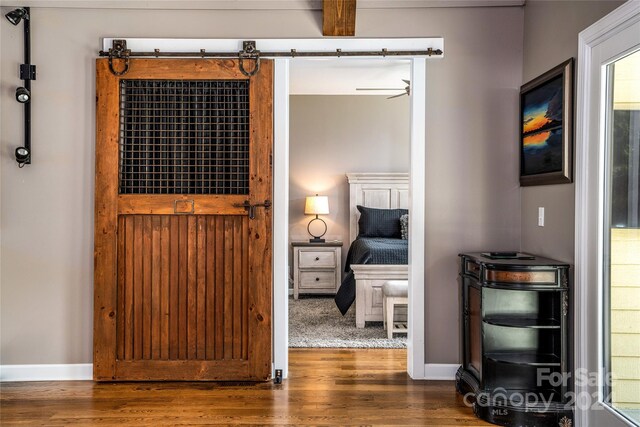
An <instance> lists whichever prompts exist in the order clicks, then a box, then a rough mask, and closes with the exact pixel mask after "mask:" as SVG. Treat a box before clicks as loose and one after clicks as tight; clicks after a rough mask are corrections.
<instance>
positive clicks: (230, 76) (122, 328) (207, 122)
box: [94, 59, 273, 381]
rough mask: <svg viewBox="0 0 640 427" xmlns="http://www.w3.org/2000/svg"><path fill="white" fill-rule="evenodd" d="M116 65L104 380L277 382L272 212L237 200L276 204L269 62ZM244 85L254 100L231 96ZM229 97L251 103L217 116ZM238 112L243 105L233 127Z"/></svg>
mask: <svg viewBox="0 0 640 427" xmlns="http://www.w3.org/2000/svg"><path fill="white" fill-rule="evenodd" d="M107 61H108V60H107V59H99V60H97V62H96V79H97V86H96V94H97V97H96V101H97V110H96V111H97V116H96V195H95V206H96V210H95V235H94V238H95V275H94V378H95V379H96V380H98V381H120V380H265V379H268V378H269V377H270V375H271V289H272V284H271V239H272V236H271V212H270V210H267V209H264V208H259V209H256V210H255V218H253V219H250V218H249V216H248V214H247V211H246V210H245V209H244V208H243V207H242V206H241V205H242V203H243V202H245V201H249V202H250V203H251V204H259V203H264V201H265V200H271V173H272V171H271V161H270V160H271V153H272V117H273V115H272V108H273V106H272V79H273V69H272V61H268V60H263V61H262V64H261V69H260V72H259V73H258V74H257V75H255V76H253V77H251V78H248V77H246V76H244V75H242V74H241V72H240V71H239V69H238V64H237V61H235V60H208V59H207V60H204V59H203V60H191V59H180V60H174V59H132V60H131V63H130V70H129V72H128V73H127V74H125V75H123V76H115V75H113V74H112V73H111V72H110V71H109V67H108V62H107ZM116 62H118V61H116ZM117 66H118V65H117V64H116V67H117ZM226 81H229V82H230V83H229V84H226V83H225V82H226ZM217 86H221V87H222V89H220V92H216V90H218V89H216V88H217ZM202 87H206V88H208V89H207V91H206V92H198V91H200V90H201V88H202ZM236 87H238V88H240V89H242V88H247V87H248V92H243V93H248V95H245V96H248V98H242V97H241V96H240V95H238V96H235V98H233V97H232V98H224V96H227V95H228V94H230V93H231V94H236V93H240V92H238V91H236V92H234V91H235V90H236ZM158 88H160V89H158ZM185 88H186V89H185ZM194 90H195V91H196V92H194ZM154 91H155V92H154ZM158 91H159V92H161V93H162V94H163V95H162V96H164V97H165V98H163V99H165V101H166V102H167V104H166V105H167V106H165V107H163V108H160V109H158V108H155V107H154V104H153V103H154V102H156V100H157V99H159V95H158V93H159V92H158ZM194 93H196V95H195V96H194ZM201 94H202V96H201ZM220 99H232V101H233V102H234V103H235V104H234V105H236V104H237V105H239V106H241V107H242V106H244V107H243V108H245V110H237V111H236V112H235V113H229V112H226V111H223V112H221V111H220V108H221V107H220V105H221V102H222V101H220ZM246 99H248V101H247V100H246ZM185 100H186V101H185ZM224 102H227V103H229V102H231V101H229V102H228V101H224ZM172 105H176V107H175V108H176V110H175V111H168V109H169V108H170V107H171V106H172ZM225 105H226V104H225ZM126 108H129V109H130V110H126ZM136 110H137V111H138V113H136ZM194 110H197V112H196V113H193V111H194ZM214 110H215V111H214ZM130 111H133V113H131V112H130ZM140 111H142V113H140ZM243 111H247V112H243ZM136 114H137V115H136ZM234 114H236V116H238V117H240V116H241V115H243V114H247V115H246V116H242V117H241V120H240V122H239V124H238V125H235V124H234V125H231V126H229V125H227V123H228V119H229V118H230V119H233V117H232V116H233V115H234ZM221 115H224V117H222V116H221ZM221 117H222V118H221ZM243 120H244V121H243ZM220 123H222V124H220ZM247 125H248V126H247ZM225 126H226V127H225ZM243 138H244V139H243ZM237 141H241V142H242V141H245V142H246V141H248V145H246V144H245V145H244V146H241V145H239V146H234V145H232V144H235V143H237ZM188 143H190V144H192V145H191V146H187V145H185V144H188ZM127 144H129V145H127ZM132 144H137V145H135V147H134V149H133V151H131V150H132V147H133V145H132ZM234 147H236V148H234ZM238 147H239V148H238ZM242 147H248V148H242ZM135 150H139V151H135ZM243 150H248V151H243ZM185 153H186V154H185ZM243 153H247V154H243ZM244 155H246V156H248V157H245V159H248V160H247V161H248V163H244V164H248V169H242V167H243V166H242V163H241V162H240V161H239V160H238V159H241V158H242V156H244ZM238 156H240V157H238ZM243 170H245V171H246V170H248V173H247V174H246V175H243V174H244V173H245V172H242V171H243ZM221 176H222V177H224V178H220V177H221ZM225 180H231V181H225ZM174 185H175V186H177V187H174Z"/></svg>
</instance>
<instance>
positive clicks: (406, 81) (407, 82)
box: [402, 79, 411, 85]
mask: <svg viewBox="0 0 640 427" xmlns="http://www.w3.org/2000/svg"><path fill="white" fill-rule="evenodd" d="M402 81H403V82H405V83H406V84H408V85H410V84H411V80H405V79H402Z"/></svg>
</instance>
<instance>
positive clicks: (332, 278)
mask: <svg viewBox="0 0 640 427" xmlns="http://www.w3.org/2000/svg"><path fill="white" fill-rule="evenodd" d="M291 246H292V247H293V297H294V298H295V299H298V295H300V294H335V293H336V291H337V290H338V288H339V287H340V277H341V271H342V241H340V240H333V241H326V242H324V243H310V242H309V241H301V242H291Z"/></svg>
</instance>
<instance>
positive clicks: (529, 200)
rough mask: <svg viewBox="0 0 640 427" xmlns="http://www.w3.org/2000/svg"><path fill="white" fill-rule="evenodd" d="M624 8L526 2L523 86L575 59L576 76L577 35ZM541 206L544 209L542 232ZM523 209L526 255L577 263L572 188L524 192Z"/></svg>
mask: <svg viewBox="0 0 640 427" xmlns="http://www.w3.org/2000/svg"><path fill="white" fill-rule="evenodd" d="M622 3H624V2H621V1H611V0H608V1H546V0H541V1H536V0H528V1H527V3H526V5H525V8H524V12H525V13H524V66H523V70H522V81H523V82H528V81H529V80H532V79H534V78H536V77H537V76H539V75H540V74H542V73H544V72H545V71H547V70H550V69H551V68H553V67H555V66H556V65H558V64H560V63H562V62H563V61H565V60H567V59H569V58H571V57H573V58H575V59H576V63H575V68H576V72H577V57H578V33H579V32H580V31H582V30H584V29H585V28H587V27H588V26H590V25H591V24H593V23H594V22H596V21H597V20H598V19H600V18H602V17H603V16H605V15H606V14H607V13H609V12H610V11H612V10H613V9H615V8H616V7H618V6H619V5H621V4H622ZM576 75H577V74H576ZM574 159H575V157H574ZM538 207H544V208H545V226H544V227H538ZM521 209H522V244H521V249H522V251H524V252H531V253H537V254H544V255H546V256H548V257H551V258H556V259H559V260H561V261H565V262H569V263H573V260H574V227H575V186H574V184H573V183H572V184H560V185H545V186H538V187H522V208H521Z"/></svg>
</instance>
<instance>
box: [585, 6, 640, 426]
mask: <svg viewBox="0 0 640 427" xmlns="http://www.w3.org/2000/svg"><path fill="white" fill-rule="evenodd" d="M638 22H640V1H638V0H633V1H629V2H627V3H625V4H623V5H622V6H620V7H619V8H617V9H616V10H614V11H613V12H611V13H610V14H609V15H607V16H605V17H604V18H602V19H601V20H599V21H598V22H596V23H595V24H593V25H591V26H590V27H589V28H587V29H585V30H584V31H582V32H581V33H580V34H579V35H578V70H577V87H576V88H577V89H576V91H577V97H576V141H575V148H576V149H575V153H576V163H575V164H576V167H575V186H576V190H575V191H576V201H575V207H576V210H575V212H576V218H575V220H576V225H575V292H574V301H573V306H574V307H575V322H574V324H575V338H574V344H575V345H574V347H575V357H574V362H575V366H574V369H575V370H578V369H587V371H592V370H593V369H594V368H596V369H598V370H601V369H602V368H603V357H602V352H601V351H600V350H599V348H598V347H599V343H600V342H601V340H602V337H603V333H604V332H603V326H602V316H603V312H602V304H601V303H600V302H601V301H602V289H601V288H602V287H601V286H600V277H602V272H603V257H602V255H603V254H602V239H603V221H602V218H603V201H604V192H603V186H602V179H603V174H604V147H603V146H602V144H598V145H599V146H594V145H593V144H590V142H591V141H592V140H593V138H595V137H596V136H597V137H598V138H599V139H598V140H599V141H600V140H602V137H603V135H604V133H603V132H604V129H605V127H604V124H605V122H604V119H605V117H604V114H600V115H599V117H598V119H597V120H594V118H593V117H592V113H591V111H592V108H593V106H594V105H600V100H601V99H602V97H603V96H604V95H605V92H604V91H603V90H602V89H601V90H600V91H599V93H598V94H597V96H595V97H592V94H593V92H592V91H593V86H595V85H596V84H598V85H600V86H601V87H604V85H602V84H601V83H602V82H603V81H604V80H603V79H604V76H603V77H601V78H600V80H599V81H598V82H595V81H594V79H595V77H596V75H594V73H593V67H594V66H595V65H596V61H597V62H598V63H600V62H601V60H602V58H594V52H593V50H594V49H596V48H597V47H598V46H600V45H602V44H603V43H606V42H607V41H608V40H610V39H612V38H613V37H615V36H616V35H617V34H620V33H621V32H623V31H624V30H626V29H627V28H629V26H631V25H634V24H636V23H638ZM613 59H614V58H611V60H613ZM597 134H599V135H597ZM596 230H597V231H596ZM594 254H595V257H596V258H597V260H595V261H596V262H594V259H593V257H594ZM595 312H597V313H595ZM595 314H597V318H598V331H597V334H593V333H592V332H593V331H592V328H591V327H590V319H592V318H593V317H594V315H595ZM594 355H597V356H596V358H597V360H593V359H594ZM575 392H576V395H577V396H591V395H592V393H593V389H592V388H590V387H589V385H588V384H583V385H580V384H576V387H575ZM598 397H599V399H601V398H602V396H600V395H599V394H598ZM600 406H601V407H603V408H604V409H605V410H606V411H607V412H608V413H610V414H613V415H614V416H615V417H616V418H617V420H618V421H620V422H621V424H622V423H625V424H627V423H628V421H627V420H625V419H624V418H623V417H621V416H620V415H619V414H618V413H616V412H614V411H612V410H611V409H610V408H609V406H608V405H600ZM590 413H591V411H589V410H588V409H585V408H580V407H576V408H575V421H576V425H577V426H580V427H586V426H589V425H592V424H593V422H592V420H591V417H590Z"/></svg>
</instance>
